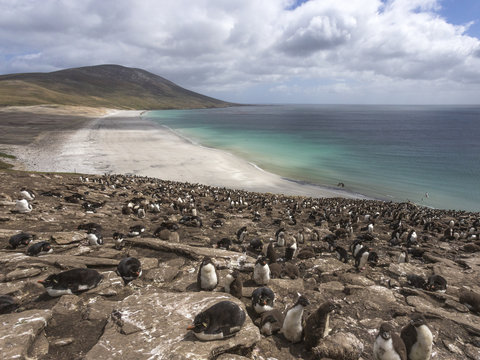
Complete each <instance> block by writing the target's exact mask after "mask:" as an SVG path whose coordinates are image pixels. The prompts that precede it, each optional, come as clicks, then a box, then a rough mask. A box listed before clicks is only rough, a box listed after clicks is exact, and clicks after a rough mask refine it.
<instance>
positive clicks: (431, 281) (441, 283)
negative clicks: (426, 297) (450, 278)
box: [425, 275, 447, 292]
mask: <svg viewBox="0 0 480 360" xmlns="http://www.w3.org/2000/svg"><path fill="white" fill-rule="evenodd" d="M425 290H428V291H440V292H445V291H446V290H447V280H446V279H445V278H444V277H443V276H440V275H431V276H429V277H428V280H427V284H426V285H425Z"/></svg>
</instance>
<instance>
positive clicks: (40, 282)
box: [37, 280, 45, 284]
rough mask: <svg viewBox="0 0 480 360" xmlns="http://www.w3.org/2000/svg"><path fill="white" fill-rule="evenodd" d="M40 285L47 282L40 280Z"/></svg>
mask: <svg viewBox="0 0 480 360" xmlns="http://www.w3.org/2000/svg"><path fill="white" fill-rule="evenodd" d="M37 282H38V283H39V284H43V283H44V282H45V280H38V281H37Z"/></svg>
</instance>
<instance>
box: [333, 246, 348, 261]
mask: <svg viewBox="0 0 480 360" xmlns="http://www.w3.org/2000/svg"><path fill="white" fill-rule="evenodd" d="M335 253H336V255H337V259H338V260H339V261H342V262H344V263H345V264H346V263H347V262H348V252H347V250H345V249H344V248H343V247H341V246H337V247H335Z"/></svg>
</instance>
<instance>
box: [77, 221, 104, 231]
mask: <svg viewBox="0 0 480 360" xmlns="http://www.w3.org/2000/svg"><path fill="white" fill-rule="evenodd" d="M77 229H78V230H85V231H86V232H89V231H91V230H98V231H102V225H100V224H97V223H93V222H89V223H86V224H80V225H78V227H77Z"/></svg>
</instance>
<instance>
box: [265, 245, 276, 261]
mask: <svg viewBox="0 0 480 360" xmlns="http://www.w3.org/2000/svg"><path fill="white" fill-rule="evenodd" d="M267 258H268V260H269V262H270V264H274V263H276V262H277V253H276V252H275V248H274V246H273V241H270V243H269V244H268V247H267Z"/></svg>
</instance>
